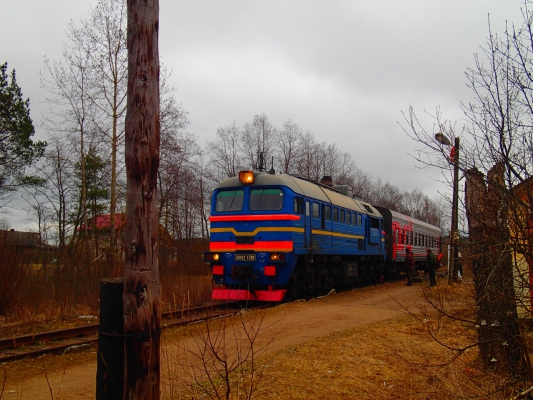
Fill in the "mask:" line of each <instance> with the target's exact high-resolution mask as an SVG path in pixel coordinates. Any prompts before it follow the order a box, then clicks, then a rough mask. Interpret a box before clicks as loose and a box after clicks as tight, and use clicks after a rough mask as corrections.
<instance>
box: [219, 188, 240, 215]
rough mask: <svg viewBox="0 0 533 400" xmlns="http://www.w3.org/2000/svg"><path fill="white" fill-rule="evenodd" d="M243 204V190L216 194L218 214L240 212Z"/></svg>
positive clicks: (224, 191)
mask: <svg viewBox="0 0 533 400" xmlns="http://www.w3.org/2000/svg"><path fill="white" fill-rule="evenodd" d="M243 204H244V190H242V189H238V190H223V191H220V192H218V194H217V200H216V210H217V211H219V212H227V211H241V210H242V206H243Z"/></svg>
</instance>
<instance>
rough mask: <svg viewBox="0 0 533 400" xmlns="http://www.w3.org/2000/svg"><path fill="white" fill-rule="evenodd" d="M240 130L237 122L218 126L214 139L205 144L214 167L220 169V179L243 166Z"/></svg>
mask: <svg viewBox="0 0 533 400" xmlns="http://www.w3.org/2000/svg"><path fill="white" fill-rule="evenodd" d="M240 137H241V130H240V128H239V126H238V125H237V122H235V121H233V123H232V124H231V125H226V126H223V127H220V128H218V130H217V133H216V139H215V140H214V141H212V142H208V143H207V146H208V149H209V153H210V154H211V159H212V161H213V164H214V166H215V168H216V169H217V170H218V171H220V173H221V175H222V179H224V178H229V177H232V176H236V175H237V174H238V172H239V171H240V170H241V168H242V167H243V160H242V154H241V152H240V151H241V149H240V146H239V138H240Z"/></svg>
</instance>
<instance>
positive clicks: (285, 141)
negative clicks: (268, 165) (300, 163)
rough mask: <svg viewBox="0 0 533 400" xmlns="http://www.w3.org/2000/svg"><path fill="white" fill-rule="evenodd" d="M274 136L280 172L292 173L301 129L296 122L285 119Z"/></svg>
mask: <svg viewBox="0 0 533 400" xmlns="http://www.w3.org/2000/svg"><path fill="white" fill-rule="evenodd" d="M276 138H277V145H278V147H279V154H280V158H281V160H280V163H281V170H280V172H281V173H282V174H289V173H292V172H294V168H295V163H296V160H297V158H298V152H299V150H300V149H299V143H300V141H301V140H302V130H301V129H300V127H299V126H298V124H297V123H296V122H294V121H292V120H291V119H287V121H285V123H284V124H283V129H281V130H279V131H278V132H277V135H276Z"/></svg>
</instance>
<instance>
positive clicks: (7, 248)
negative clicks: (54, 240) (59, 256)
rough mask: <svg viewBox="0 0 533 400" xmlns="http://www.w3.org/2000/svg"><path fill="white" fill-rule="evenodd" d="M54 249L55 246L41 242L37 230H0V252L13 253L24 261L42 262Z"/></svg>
mask: <svg viewBox="0 0 533 400" xmlns="http://www.w3.org/2000/svg"><path fill="white" fill-rule="evenodd" d="M56 250H57V248H56V247H55V246H50V245H49V244H47V243H45V242H43V241H42V239H41V235H40V234H39V233H37V232H19V231H16V230H14V229H11V230H8V231H5V230H0V254H3V255H6V254H7V253H11V254H14V255H16V256H17V257H19V258H20V259H21V260H22V262H24V263H29V264H39V263H42V262H43V260H46V259H49V258H50V256H52V255H53V254H54V253H55V251H56Z"/></svg>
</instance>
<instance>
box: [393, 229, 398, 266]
mask: <svg viewBox="0 0 533 400" xmlns="http://www.w3.org/2000/svg"><path fill="white" fill-rule="evenodd" d="M397 254H398V227H397V226H395V227H393V228H392V259H393V260H396V257H397Z"/></svg>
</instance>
